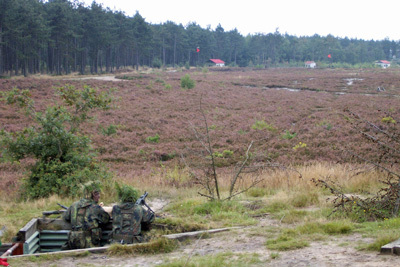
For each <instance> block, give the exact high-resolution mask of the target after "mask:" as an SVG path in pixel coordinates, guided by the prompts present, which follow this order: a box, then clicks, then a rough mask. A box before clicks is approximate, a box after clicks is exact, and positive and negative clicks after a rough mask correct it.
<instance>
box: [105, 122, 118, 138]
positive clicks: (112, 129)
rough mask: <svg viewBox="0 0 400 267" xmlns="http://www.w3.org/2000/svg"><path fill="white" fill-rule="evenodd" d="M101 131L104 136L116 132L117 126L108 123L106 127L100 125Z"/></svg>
mask: <svg viewBox="0 0 400 267" xmlns="http://www.w3.org/2000/svg"><path fill="white" fill-rule="evenodd" d="M101 133H102V134H103V135H106V136H110V135H113V134H116V133H117V126H115V125H114V124H110V125H109V126H108V127H107V128H106V129H104V128H103V127H101Z"/></svg>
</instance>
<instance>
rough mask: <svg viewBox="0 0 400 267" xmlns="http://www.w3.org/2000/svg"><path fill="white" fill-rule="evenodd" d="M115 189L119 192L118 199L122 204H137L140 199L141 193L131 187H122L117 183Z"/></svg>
mask: <svg viewBox="0 0 400 267" xmlns="http://www.w3.org/2000/svg"><path fill="white" fill-rule="evenodd" d="M115 188H116V190H117V194H118V199H119V201H120V202H121V203H124V202H136V200H137V199H138V197H139V192H138V191H137V190H136V189H135V188H134V187H132V186H130V185H126V184H124V185H122V186H120V185H119V184H118V183H115Z"/></svg>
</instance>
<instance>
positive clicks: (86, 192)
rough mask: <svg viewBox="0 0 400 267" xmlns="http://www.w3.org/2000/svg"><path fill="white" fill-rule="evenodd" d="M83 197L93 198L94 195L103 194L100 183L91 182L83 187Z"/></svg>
mask: <svg viewBox="0 0 400 267" xmlns="http://www.w3.org/2000/svg"><path fill="white" fill-rule="evenodd" d="M81 188H82V195H83V197H84V198H88V199H89V198H92V196H93V194H94V193H100V192H101V184H100V182H99V181H89V182H87V183H85V184H82V185H81Z"/></svg>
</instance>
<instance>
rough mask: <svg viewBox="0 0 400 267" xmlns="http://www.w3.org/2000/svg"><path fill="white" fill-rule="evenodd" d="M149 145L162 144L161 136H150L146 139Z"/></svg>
mask: <svg viewBox="0 0 400 267" xmlns="http://www.w3.org/2000/svg"><path fill="white" fill-rule="evenodd" d="M146 142H147V143H158V142H160V136H159V135H158V134H156V135H155V136H149V137H147V138H146Z"/></svg>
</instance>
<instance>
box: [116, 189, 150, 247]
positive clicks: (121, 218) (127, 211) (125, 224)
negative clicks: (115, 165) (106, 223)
mask: <svg viewBox="0 0 400 267" xmlns="http://www.w3.org/2000/svg"><path fill="white" fill-rule="evenodd" d="M116 186H117V192H118V197H119V199H120V204H118V205H115V206H114V207H113V209H112V220H113V223H112V225H113V231H112V237H111V243H120V244H132V243H140V242H142V241H144V238H143V235H142V231H147V230H150V226H151V223H152V222H153V221H154V213H153V212H152V211H150V210H148V209H145V208H144V207H143V206H142V205H137V204H135V202H136V200H137V198H138V195H139V194H138V192H137V191H136V190H135V189H134V188H133V187H131V186H127V185H123V186H122V187H120V186H119V185H118V184H117V185H116Z"/></svg>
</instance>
